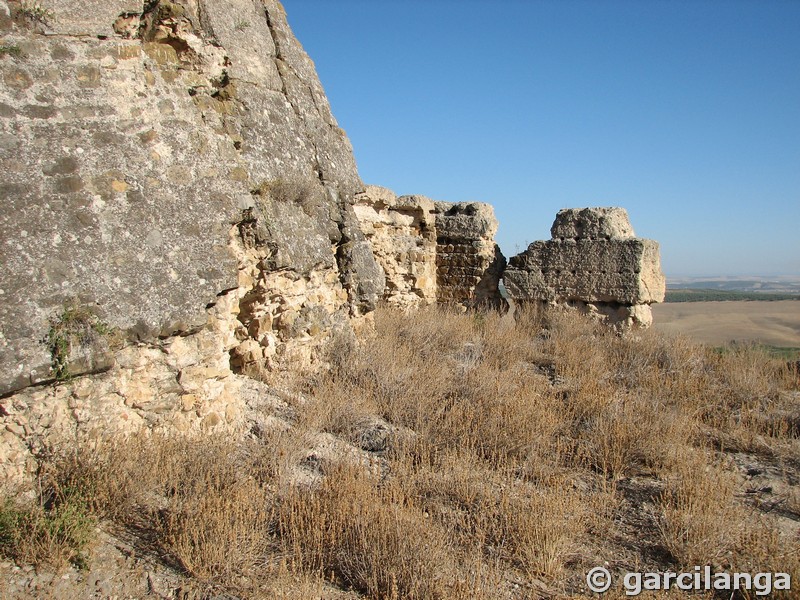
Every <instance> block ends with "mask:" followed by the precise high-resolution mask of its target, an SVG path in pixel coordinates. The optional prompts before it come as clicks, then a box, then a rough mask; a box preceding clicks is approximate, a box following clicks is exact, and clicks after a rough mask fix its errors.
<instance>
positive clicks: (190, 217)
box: [0, 0, 383, 394]
mask: <svg viewBox="0 0 800 600" xmlns="http://www.w3.org/2000/svg"><path fill="white" fill-rule="evenodd" d="M144 6H146V7H147V11H146V12H145V13H143V12H142V10H143V3H142V2H139V3H130V2H123V1H121V0H118V1H110V2H90V3H89V4H86V3H83V4H80V6H78V3H75V2H72V1H68V0H42V2H41V7H42V9H43V10H45V11H48V13H47V14H48V15H49V14H51V13H52V15H53V17H54V18H52V19H48V29H49V30H50V31H51V32H54V33H58V34H59V35H41V27H40V25H41V24H35V23H33V24H32V23H31V22H29V21H26V20H25V19H19V20H17V21H14V22H11V21H9V22H8V23H6V25H7V28H6V32H5V33H6V34H7V35H6V42H7V43H9V44H18V45H19V47H20V48H21V51H22V56H21V57H15V56H9V57H6V58H5V59H4V60H0V80H2V81H3V82H5V84H6V85H2V86H0V170H2V173H3V177H2V181H0V259H2V263H3V267H4V268H3V270H2V272H0V394H3V393H7V392H10V391H13V390H16V389H19V388H22V387H24V386H26V385H31V384H34V383H39V382H43V381H47V380H48V379H50V378H52V377H53V375H54V371H53V357H52V356H51V351H50V349H49V348H48V346H47V344H46V343H44V342H43V341H42V340H46V338H47V335H48V331H49V330H50V329H51V328H52V326H53V320H54V319H57V318H58V315H60V314H61V313H62V312H63V310H64V308H65V307H66V306H68V305H69V306H73V305H77V306H81V307H85V308H87V309H90V310H91V311H92V313H93V314H96V315H97V316H98V318H99V319H100V320H101V321H102V322H103V323H104V325H106V326H108V328H109V329H117V330H121V331H123V332H126V333H127V334H128V335H129V336H133V337H138V338H141V339H148V340H152V339H155V338H157V337H163V336H168V335H171V334H174V333H178V332H180V333H186V332H189V331H195V330H197V329H198V328H200V327H202V326H204V325H205V323H206V321H207V315H206V312H205V310H206V306H207V305H209V304H213V303H215V302H217V299H218V295H219V294H220V293H222V292H225V291H226V290H230V289H233V288H236V287H237V286H239V285H240V284H241V280H242V278H243V273H245V272H250V269H249V268H245V265H243V264H242V262H241V261H242V260H256V261H258V260H261V259H264V258H272V259H274V260H272V262H270V261H269V260H267V261H266V262H264V264H263V265H262V270H263V268H269V267H270V266H271V267H272V268H274V269H289V270H293V271H294V272H295V273H296V274H298V276H301V277H309V276H310V273H311V272H312V271H313V272H318V271H320V270H322V271H325V273H326V275H325V277H323V279H324V280H325V281H328V280H331V279H332V280H333V281H334V282H338V283H337V284H336V285H338V286H339V291H341V285H344V287H345V291H346V292H347V297H346V298H345V299H344V300H341V299H340V300H339V302H340V304H341V306H336V307H334V308H335V310H336V311H338V310H339V308H342V307H343V308H344V310H343V311H341V312H342V313H344V314H348V313H352V314H361V313H363V312H366V311H369V310H371V308H372V307H374V305H375V302H376V301H377V298H378V296H379V292H380V290H381V289H382V288H383V279H382V273H381V271H380V269H379V268H378V267H377V265H376V263H375V261H374V258H373V257H372V255H371V253H370V252H369V250H368V248H367V246H366V242H365V240H364V238H363V234H362V233H361V232H360V230H358V228H357V227H355V226H354V225H353V223H354V222H355V218H354V215H353V210H352V206H351V203H352V199H353V195H354V194H355V192H356V191H358V190H360V189H361V188H362V187H363V185H362V183H361V181H360V179H359V177H358V172H357V170H356V166H355V161H354V159H353V155H352V148H351V146H350V143H349V141H348V140H347V138H346V137H345V135H344V132H343V131H342V130H341V129H340V128H339V127H338V125H337V124H336V121H335V120H334V118H333V116H332V115H331V112H330V107H329V105H328V101H327V99H326V97H325V94H324V91H323V90H322V86H321V84H320V82H319V80H318V78H317V75H316V72H315V70H314V66H313V63H312V62H311V60H310V59H309V58H308V56H307V55H306V54H305V52H304V51H303V49H302V47H301V46H300V44H299V42H298V41H297V40H296V39H295V38H294V36H293V35H292V32H291V30H290V29H289V26H288V24H287V22H286V16H285V14H284V11H283V8H282V7H281V5H280V3H279V2H278V1H277V0H266V1H265V2H258V3H253V2H249V1H246V0H233V1H231V2H227V1H226V2H222V1H221V0H197V1H194V0H192V1H190V0H185V1H184V0H181V1H179V2H168V1H166V0H162V1H161V2H152V3H144ZM49 21H52V23H50V22H49ZM265 182H266V183H273V184H275V183H279V182H303V183H304V184H306V185H311V186H316V187H317V188H319V190H318V191H319V194H318V195H317V197H316V199H315V201H314V202H313V203H311V204H310V205H302V203H301V202H300V201H298V199H297V198H267V199H265V200H264V202H262V203H259V199H258V198H256V197H254V195H253V194H252V193H251V192H252V191H253V190H254V189H256V188H259V186H262V185H263V184H264V183H265ZM248 220H252V221H253V222H256V221H259V220H260V223H261V225H264V227H262V228H261V233H263V234H264V235H265V238H264V239H261V240H260V242H259V244H260V247H261V248H263V251H261V250H259V252H261V255H258V252H253V253H250V254H241V253H237V251H236V250H235V248H234V245H235V243H238V242H237V240H236V239H235V238H236V237H237V233H240V232H241V231H242V224H243V223H244V222H245V221H248ZM257 255H258V256H257ZM328 275H331V277H328ZM326 285H327V284H326ZM339 291H337V290H333V289H332V290H331V295H332V296H333V297H336V298H339ZM265 293H267V292H265ZM270 293H274V294H278V295H280V293H281V290H273V291H272V292H270ZM326 297H327V295H326ZM309 302H310V303H313V300H309ZM331 310H334V309H331ZM90 362H91V361H90Z"/></svg>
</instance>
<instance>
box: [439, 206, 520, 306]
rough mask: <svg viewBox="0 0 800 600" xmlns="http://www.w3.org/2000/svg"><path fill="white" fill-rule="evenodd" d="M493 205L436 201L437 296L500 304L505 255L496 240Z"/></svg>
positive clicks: (444, 299) (467, 303)
mask: <svg viewBox="0 0 800 600" xmlns="http://www.w3.org/2000/svg"><path fill="white" fill-rule="evenodd" d="M496 233H497V219H495V217H494V209H493V208H492V207H491V205H489V204H484V203H482V202H459V203H450V202H437V203H436V275H437V277H436V281H437V286H438V300H439V302H441V303H452V304H456V305H462V306H465V307H477V306H486V307H491V308H499V307H500V306H501V304H502V303H503V300H502V298H501V297H500V290H499V288H498V284H499V282H500V278H501V277H502V276H503V270H504V269H505V266H506V259H505V257H504V256H503V254H502V253H501V252H500V247H499V246H498V245H497V244H496V243H495V241H494V236H495V234H496Z"/></svg>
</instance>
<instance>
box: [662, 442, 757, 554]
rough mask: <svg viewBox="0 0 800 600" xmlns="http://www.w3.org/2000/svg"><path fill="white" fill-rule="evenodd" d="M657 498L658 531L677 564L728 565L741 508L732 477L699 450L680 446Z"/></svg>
mask: <svg viewBox="0 0 800 600" xmlns="http://www.w3.org/2000/svg"><path fill="white" fill-rule="evenodd" d="M674 468H675V474H674V476H673V477H672V478H671V479H670V480H668V481H667V486H666V489H665V490H664V492H663V495H662V498H661V502H660V504H661V510H662V521H661V534H662V536H663V539H664V544H665V546H666V548H667V549H668V550H669V551H670V553H671V554H672V556H673V557H675V560H676V561H677V563H678V564H679V565H680V566H682V567H690V568H691V567H694V566H695V565H706V564H709V565H713V566H715V567H726V566H729V565H730V559H731V555H732V553H733V551H734V549H735V548H737V546H738V544H739V542H740V536H741V535H742V533H743V531H742V529H743V527H742V526H743V524H744V523H745V520H746V518H747V510H746V509H745V508H744V507H743V506H741V505H738V504H736V503H734V493H735V491H736V489H737V482H736V478H735V476H734V475H733V474H732V473H730V472H728V471H727V469H725V468H724V467H723V466H722V465H721V464H714V463H713V462H712V463H709V462H708V461H707V460H706V458H705V457H704V456H703V454H702V453H701V452H698V451H689V450H687V451H685V452H684V453H683V455H682V456H681V457H680V459H679V460H678V461H676V463H675V465H674Z"/></svg>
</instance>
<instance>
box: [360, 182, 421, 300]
mask: <svg viewBox="0 0 800 600" xmlns="http://www.w3.org/2000/svg"><path fill="white" fill-rule="evenodd" d="M354 210H355V214H356V217H357V218H358V222H359V227H360V228H361V230H362V231H363V232H364V235H365V237H366V238H367V240H368V241H369V243H370V245H371V247H372V251H373V253H374V254H375V258H376V259H377V261H378V263H379V264H380V265H381V267H383V270H384V272H385V273H386V287H385V289H384V292H383V300H384V301H385V302H386V303H387V304H389V305H390V306H398V307H412V306H420V305H425V304H432V303H434V302H436V299H437V275H436V264H437V263H436V214H435V213H436V210H435V206H434V202H433V201H432V200H430V199H429V198H426V197H424V196H400V197H398V196H397V195H396V194H395V193H394V192H392V191H391V190H388V189H386V188H382V187H378V186H374V185H370V186H367V187H366V190H365V191H364V193H362V194H359V195H358V196H357V198H356V204H355V206H354Z"/></svg>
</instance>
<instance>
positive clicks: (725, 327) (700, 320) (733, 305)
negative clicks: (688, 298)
mask: <svg viewBox="0 0 800 600" xmlns="http://www.w3.org/2000/svg"><path fill="white" fill-rule="evenodd" d="M653 321H654V324H653V327H654V328H655V329H656V330H658V331H663V332H666V333H684V334H687V335H689V336H690V337H692V338H694V339H696V340H697V341H700V342H705V343H708V344H714V345H721V344H724V343H726V342H730V341H733V340H736V341H742V342H745V341H747V342H750V341H752V342H758V343H761V344H765V345H768V346H777V347H782V348H800V301H798V300H781V301H775V302H748V301H725V302H674V303H665V304H654V305H653Z"/></svg>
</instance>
